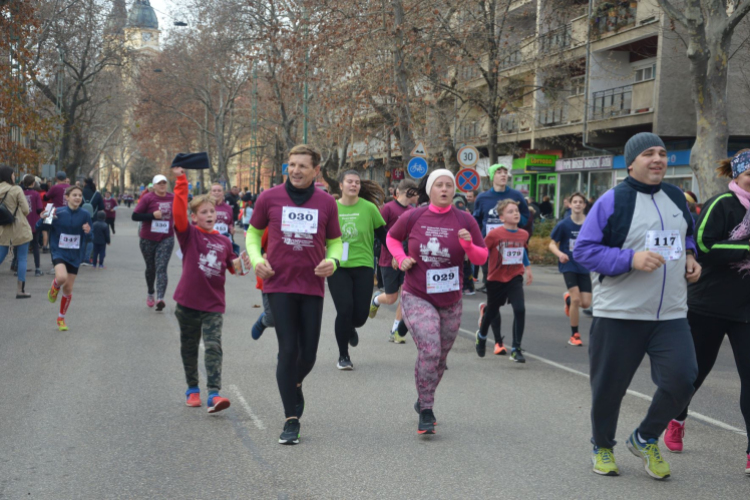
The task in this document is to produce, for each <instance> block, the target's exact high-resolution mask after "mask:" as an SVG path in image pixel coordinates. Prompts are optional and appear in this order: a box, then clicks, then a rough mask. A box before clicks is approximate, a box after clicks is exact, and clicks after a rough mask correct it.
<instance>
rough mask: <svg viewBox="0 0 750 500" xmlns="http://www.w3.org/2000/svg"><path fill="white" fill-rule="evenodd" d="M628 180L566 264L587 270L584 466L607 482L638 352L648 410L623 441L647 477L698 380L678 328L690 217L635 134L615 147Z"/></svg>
mask: <svg viewBox="0 0 750 500" xmlns="http://www.w3.org/2000/svg"><path fill="white" fill-rule="evenodd" d="M625 164H626V165H627V166H628V177H626V178H625V180H624V181H623V182H621V183H620V184H618V185H617V186H616V187H614V188H613V189H610V190H609V191H607V192H606V193H605V194H604V195H602V196H601V197H600V198H599V200H597V201H596V203H595V204H594V206H593V207H592V208H591V211H590V214H589V216H588V217H586V221H585V222H584V223H583V227H582V228H581V231H580V233H579V234H578V238H577V239H576V243H575V249H574V250H573V258H574V259H575V261H576V262H578V263H580V264H581V265H582V266H583V267H584V268H586V269H589V270H590V271H591V272H593V273H594V275H593V276H592V282H593V283H594V319H593V322H592V324H591V333H590V339H589V358H590V375H591V378H590V381H591V394H592V407H591V423H592V430H593V437H592V440H591V441H592V443H593V445H594V450H593V456H592V462H593V471H594V472H595V473H597V474H601V475H607V476H616V475H619V469H618V467H617V465H616V463H615V458H614V453H613V448H614V446H615V444H616V441H615V431H616V430H617V419H618V416H619V413H620V404H621V402H622V398H623V397H624V396H625V393H626V391H627V390H628V385H630V381H631V380H632V379H633V375H634V374H635V372H636V370H637V369H638V367H639V366H640V364H641V361H642V360H643V357H644V356H645V355H646V354H648V356H649V358H650V360H651V377H652V379H653V381H654V383H655V384H656V386H657V390H656V393H655V394H654V397H653V400H652V401H651V405H650V407H649V410H648V413H647V415H646V417H645V418H644V419H643V421H642V422H641V423H640V425H639V426H638V428H637V429H635V430H634V431H633V432H632V433H631V434H630V437H629V438H628V440H627V446H628V449H629V450H630V452H631V453H633V454H634V455H636V456H637V457H639V458H641V459H642V460H643V463H644V468H645V470H646V473H647V474H648V475H649V476H651V477H653V478H655V479H666V478H667V477H669V476H670V474H671V472H670V468H669V464H667V462H666V461H665V460H664V458H663V456H662V455H661V452H660V451H659V446H658V439H659V436H660V435H661V433H662V432H664V430H665V429H666V428H667V425H668V424H669V422H670V421H671V419H672V418H674V417H675V415H677V414H678V413H679V412H680V411H681V410H682V409H683V408H684V407H685V406H686V405H687V404H688V402H689V401H690V397H691V396H692V395H693V391H694V388H693V382H694V381H695V379H696V376H697V374H698V366H697V362H696V357H695V348H694V347H693V339H692V336H691V334H690V325H689V324H688V321H687V311H688V307H687V284H688V282H690V283H693V282H695V281H697V280H698V278H700V275H701V267H700V265H699V264H698V263H697V262H696V259H695V251H696V247H695V240H694V239H693V219H692V217H691V215H690V212H689V211H688V208H687V203H685V196H684V195H683V194H682V191H681V190H680V189H679V188H678V187H676V186H673V185H671V184H667V183H665V182H662V180H663V178H664V175H665V174H666V172H667V150H666V148H665V146H664V142H663V141H662V140H661V138H660V137H659V136H657V135H655V134H652V133H648V132H641V133H639V134H636V135H634V136H633V137H631V138H630V140H628V142H627V144H626V145H625Z"/></svg>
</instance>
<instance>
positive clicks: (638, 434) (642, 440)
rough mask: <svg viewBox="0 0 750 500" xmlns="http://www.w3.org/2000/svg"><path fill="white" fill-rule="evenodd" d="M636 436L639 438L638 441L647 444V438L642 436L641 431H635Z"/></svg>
mask: <svg viewBox="0 0 750 500" xmlns="http://www.w3.org/2000/svg"><path fill="white" fill-rule="evenodd" d="M635 438H636V439H637V440H638V442H639V443H640V444H646V440H645V439H643V437H641V433H640V432H636V433H635Z"/></svg>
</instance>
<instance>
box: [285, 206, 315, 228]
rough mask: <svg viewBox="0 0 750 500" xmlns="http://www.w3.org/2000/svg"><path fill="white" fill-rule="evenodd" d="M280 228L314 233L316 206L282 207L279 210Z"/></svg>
mask: <svg viewBox="0 0 750 500" xmlns="http://www.w3.org/2000/svg"><path fill="white" fill-rule="evenodd" d="M281 230H282V231H284V232H288V233H307V234H316V233H317V232H318V210H317V209H316V208H300V207H284V208H283V210H282V211H281Z"/></svg>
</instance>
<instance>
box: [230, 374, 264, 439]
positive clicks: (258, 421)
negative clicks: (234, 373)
mask: <svg viewBox="0 0 750 500" xmlns="http://www.w3.org/2000/svg"><path fill="white" fill-rule="evenodd" d="M229 390H230V391H232V392H234V393H235V394H236V395H237V399H239V401H240V405H241V406H242V408H244V409H245V413H247V414H248V416H249V417H250V420H252V421H253V424H255V427H257V428H258V429H260V430H262V431H263V430H265V429H266V426H265V424H263V421H262V420H261V419H260V418H258V416H257V415H256V414H255V413H253V409H252V408H250V404H249V403H248V402H247V400H246V399H245V397H244V396H243V395H242V393H241V392H240V388H239V387H237V386H236V385H234V384H232V385H230V386H229Z"/></svg>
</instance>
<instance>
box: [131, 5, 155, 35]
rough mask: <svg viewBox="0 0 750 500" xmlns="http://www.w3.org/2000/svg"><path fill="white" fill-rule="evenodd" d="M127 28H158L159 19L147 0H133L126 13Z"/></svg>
mask: <svg viewBox="0 0 750 500" xmlns="http://www.w3.org/2000/svg"><path fill="white" fill-rule="evenodd" d="M128 27H129V28H149V29H154V30H158V29H159V20H158V19H157V18H156V12H154V8H153V7H151V4H150V3H149V2H148V0H135V2H134V3H133V6H132V7H131V8H130V12H129V13H128Z"/></svg>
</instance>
